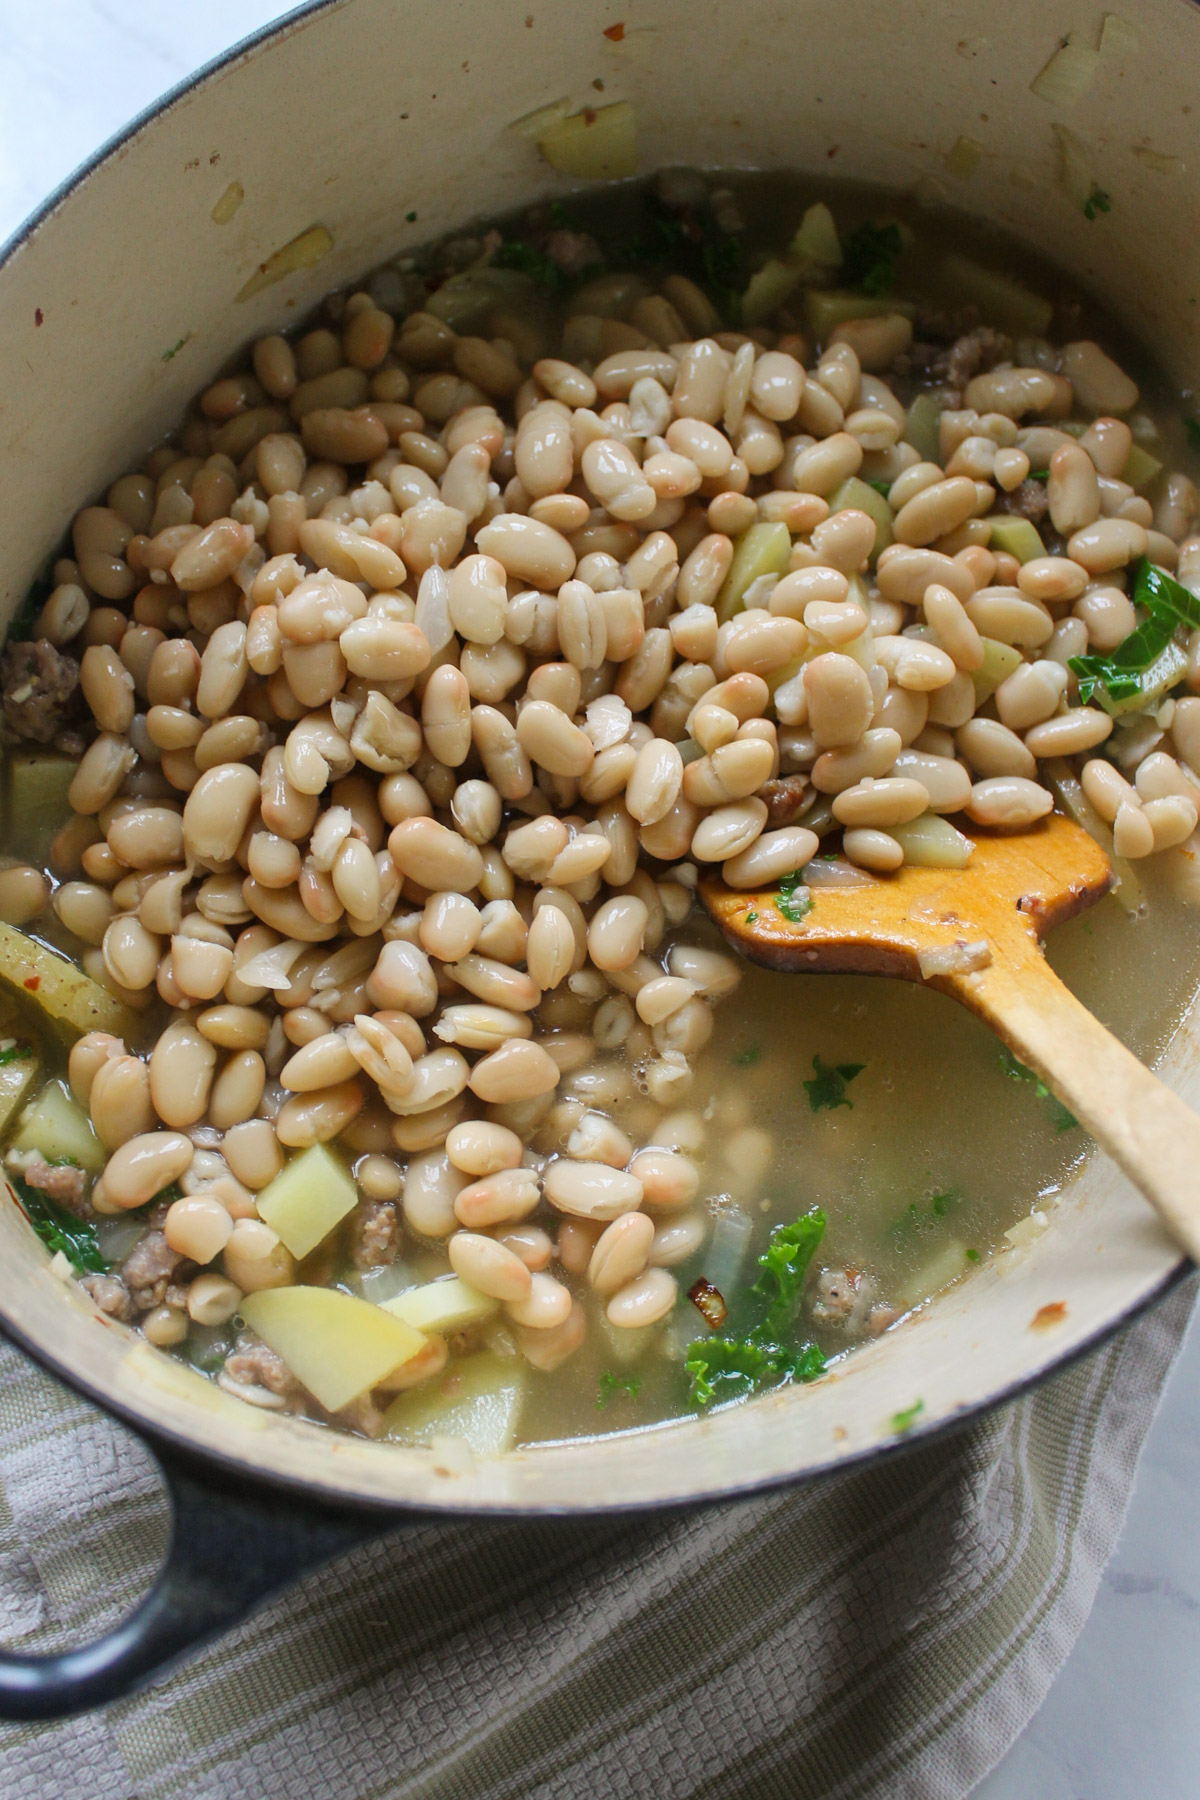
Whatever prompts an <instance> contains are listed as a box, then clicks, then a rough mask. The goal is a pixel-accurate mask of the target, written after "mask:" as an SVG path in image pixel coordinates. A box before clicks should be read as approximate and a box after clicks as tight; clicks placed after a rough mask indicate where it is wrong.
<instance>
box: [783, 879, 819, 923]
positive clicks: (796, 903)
mask: <svg viewBox="0 0 1200 1800" xmlns="http://www.w3.org/2000/svg"><path fill="white" fill-rule="evenodd" d="M812 905H813V897H812V895H811V893H810V892H809V890H808V889H807V888H806V887H805V885H804V871H803V869H793V870H792V873H791V874H790V875H784V876H783V877H782V878H781V880H780V883H779V896H778V898H777V900H776V901H775V910H776V912H779V913H782V914H783V916H784V918H785V919H786V920H787V921H788V924H789V925H798V924H799V923H800V921H801V919H802V918H803V917H804V915H805V913H810V912H811V911H812Z"/></svg>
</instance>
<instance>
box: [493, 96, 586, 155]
mask: <svg viewBox="0 0 1200 1800" xmlns="http://www.w3.org/2000/svg"><path fill="white" fill-rule="evenodd" d="M570 112H571V102H570V101H569V100H567V99H565V98H564V99H562V100H552V101H551V102H550V104H549V106H539V107H537V108H535V110H534V111H533V112H527V113H523V114H522V116H521V117H520V118H519V119H514V120H513V122H512V124H511V125H510V126H509V128H508V129H509V130H510V131H515V132H516V134H517V136H518V137H523V138H526V139H528V141H529V142H530V143H531V144H536V143H538V142H539V141H540V139H542V138H543V137H545V135H546V133H547V132H548V131H551V130H552V129H553V128H554V126H555V125H561V124H562V122H563V120H564V119H566V118H569V117H570Z"/></svg>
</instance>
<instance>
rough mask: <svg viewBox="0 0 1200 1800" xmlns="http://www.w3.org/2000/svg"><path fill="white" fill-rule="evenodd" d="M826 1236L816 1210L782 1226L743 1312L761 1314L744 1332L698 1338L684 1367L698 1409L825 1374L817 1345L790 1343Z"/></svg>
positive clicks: (822, 1219)
mask: <svg viewBox="0 0 1200 1800" xmlns="http://www.w3.org/2000/svg"><path fill="white" fill-rule="evenodd" d="M824 1232H825V1214H824V1213H823V1212H821V1211H820V1209H819V1208H817V1207H814V1208H813V1209H812V1210H811V1211H810V1212H807V1213H805V1214H804V1215H803V1216H802V1217H801V1218H799V1219H797V1220H796V1221H795V1223H794V1224H792V1225H779V1226H776V1228H775V1230H774V1231H773V1232H772V1233H771V1239H770V1242H769V1243H768V1245H767V1247H766V1249H765V1250H764V1251H763V1253H762V1255H761V1256H760V1257H759V1258H758V1266H759V1269H760V1271H761V1273H760V1274H759V1276H758V1278H757V1280H756V1281H755V1282H754V1284H753V1286H752V1287H751V1288H750V1290H749V1293H748V1294H747V1296H746V1300H745V1303H744V1306H743V1308H742V1309H740V1310H743V1311H748V1312H751V1313H752V1314H757V1315H758V1316H757V1318H756V1320H755V1322H754V1323H753V1324H751V1325H749V1326H748V1327H747V1328H746V1329H744V1330H743V1331H741V1332H740V1333H737V1332H734V1331H730V1332H727V1333H723V1334H722V1335H721V1336H720V1337H709V1338H697V1339H696V1340H695V1341H694V1342H693V1343H691V1344H689V1345H688V1349H687V1355H686V1359H685V1361H684V1368H685V1370H686V1372H687V1375H688V1377H689V1380H690V1382H691V1390H690V1393H689V1399H690V1400H691V1403H692V1405H693V1406H700V1407H705V1406H711V1405H712V1404H713V1403H714V1401H721V1400H736V1399H740V1398H741V1397H742V1396H743V1395H745V1394H751V1393H755V1392H757V1391H758V1390H759V1389H760V1388H764V1387H773V1386H776V1385H778V1384H779V1383H780V1382H784V1381H815V1380H816V1379H817V1377H818V1375H823V1374H824V1372H825V1358H824V1356H823V1355H822V1354H821V1351H820V1350H819V1349H818V1347H817V1345H816V1344H813V1343H808V1342H803V1343H794V1342H791V1343H789V1341H788V1340H789V1338H790V1337H791V1335H792V1333H793V1332H794V1330H795V1325H796V1317H797V1314H798V1313H799V1310H800V1301H801V1298H802V1296H803V1291H804V1282H805V1279H806V1277H807V1275H808V1271H809V1268H810V1267H811V1264H812V1260H813V1257H814V1256H815V1255H816V1252H817V1248H818V1246H819V1245H820V1242H821V1239H822V1237H823V1235H824Z"/></svg>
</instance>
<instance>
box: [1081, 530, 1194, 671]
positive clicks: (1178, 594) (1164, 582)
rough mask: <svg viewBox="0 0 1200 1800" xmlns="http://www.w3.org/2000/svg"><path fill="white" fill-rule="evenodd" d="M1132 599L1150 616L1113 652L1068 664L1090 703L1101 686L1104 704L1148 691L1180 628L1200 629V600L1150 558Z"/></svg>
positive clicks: (1138, 573) (1139, 571)
mask: <svg viewBox="0 0 1200 1800" xmlns="http://www.w3.org/2000/svg"><path fill="white" fill-rule="evenodd" d="M1130 598H1131V599H1132V601H1133V603H1134V605H1135V606H1139V607H1142V608H1143V609H1144V612H1145V617H1144V618H1143V619H1142V620H1141V622H1140V623H1139V624H1138V625H1136V626H1135V627H1134V629H1133V630H1132V631H1131V632H1130V634H1129V636H1128V637H1127V638H1124V639H1123V640H1122V641H1121V643H1119V644H1118V645H1117V647H1116V649H1115V650H1112V651H1110V652H1109V654H1108V655H1107V656H1073V657H1072V658H1071V660H1070V663H1069V664H1068V667H1069V668H1070V669H1071V671H1072V673H1073V674H1075V675H1077V676H1078V677H1079V698H1080V701H1081V703H1082V704H1083V705H1084V706H1086V705H1087V703H1088V701H1089V700H1091V698H1092V696H1093V695H1094V694H1095V693H1096V692H1097V690H1101V692H1100V702H1101V705H1103V704H1104V701H1105V697H1106V696H1107V698H1108V699H1109V700H1112V701H1119V700H1129V699H1132V698H1133V697H1134V696H1136V695H1137V694H1139V693H1142V692H1143V691H1145V689H1146V687H1147V686H1148V685H1149V684H1148V682H1147V679H1146V678H1147V676H1148V675H1149V672H1150V670H1151V669H1152V668H1153V665H1154V664H1155V663H1156V662H1157V661H1158V659H1159V657H1160V656H1161V655H1162V654H1163V652H1164V651H1165V650H1166V649H1167V648H1168V646H1169V645H1170V644H1171V642H1172V640H1173V639H1174V637H1175V633H1176V632H1177V631H1178V630H1179V628H1180V627H1181V626H1182V627H1184V628H1185V629H1186V630H1188V631H1195V630H1196V629H1197V628H1200V599H1197V598H1196V596H1195V594H1191V593H1189V592H1188V590H1187V588H1185V587H1181V586H1180V584H1179V583H1178V582H1177V581H1175V580H1174V579H1173V578H1172V577H1171V576H1170V575H1168V574H1167V572H1166V570H1165V569H1160V568H1159V567H1158V565H1157V563H1152V562H1150V561H1148V560H1147V559H1146V558H1145V557H1143V558H1142V560H1141V562H1139V563H1138V565H1137V571H1136V574H1135V577H1134V585H1133V592H1132V594H1131V596H1130Z"/></svg>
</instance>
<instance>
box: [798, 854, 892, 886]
mask: <svg viewBox="0 0 1200 1800" xmlns="http://www.w3.org/2000/svg"><path fill="white" fill-rule="evenodd" d="M803 874H804V885H805V887H810V888H861V887H875V886H876V885H877V884H878V881H879V877H878V876H877V875H869V874H868V873H867V871H866V870H865V869H860V868H858V867H857V866H856V865H855V864H854V863H852V862H847V861H846V860H845V859H844V858H843V857H841V856H834V857H831V858H830V859H829V861H828V862H826V861H825V859H824V858H821V859H819V860H818V859H816V858H814V860H813V861H812V862H810V863H806V864H805V867H804V870H803Z"/></svg>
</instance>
